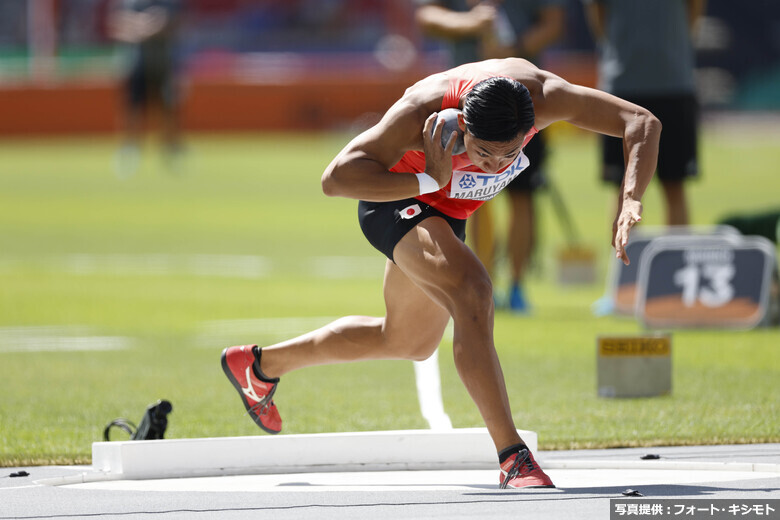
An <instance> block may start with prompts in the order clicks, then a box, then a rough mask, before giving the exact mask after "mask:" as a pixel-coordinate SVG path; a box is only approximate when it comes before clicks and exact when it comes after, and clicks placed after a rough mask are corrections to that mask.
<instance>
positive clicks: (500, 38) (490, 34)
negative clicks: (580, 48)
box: [416, 0, 565, 313]
mask: <svg viewBox="0 0 780 520" xmlns="http://www.w3.org/2000/svg"><path fill="white" fill-rule="evenodd" d="M564 1H565V0H513V1H506V2H504V1H497V2H487V1H484V2H478V1H473V0H416V3H417V5H418V9H417V12H416V18H417V23H418V25H419V26H420V27H421V29H422V30H423V32H424V33H425V34H426V35H428V36H431V37H435V38H439V39H442V40H445V41H447V42H448V44H449V46H450V55H451V58H452V61H453V63H452V65H453V66H456V65H462V64H463V63H471V62H475V61H480V60H483V59H487V58H506V57H509V56H514V57H520V58H526V59H528V60H530V61H535V60H537V58H538V57H539V55H540V54H541V52H542V51H543V50H544V49H545V48H547V47H548V46H550V45H551V44H553V43H555V42H556V41H557V40H558V39H559V38H560V37H561V35H562V33H563V28H564V21H565V13H564V8H563V4H564ZM537 65H538V63H537ZM523 152H524V153H525V155H526V156H528V159H529V160H530V163H531V166H529V167H528V169H527V170H526V171H525V172H523V174H522V175H520V176H518V177H517V178H516V179H515V180H514V181H512V182H511V183H510V184H509V186H508V188H507V193H508V194H509V200H510V220H509V230H508V237H507V250H508V254H509V258H510V261H511V282H510V287H509V296H508V301H507V302H501V301H498V302H497V303H498V304H503V303H506V304H508V306H509V308H510V309H511V310H512V311H515V312H521V313H523V312H527V311H528V310H529V305H528V302H527V300H526V297H525V293H524V291H523V285H522V282H523V278H524V276H525V273H526V270H527V268H528V265H529V263H530V260H531V256H532V253H533V250H534V245H535V242H536V219H535V210H534V198H533V193H534V192H535V191H536V190H537V189H538V188H540V187H542V186H543V185H544V183H545V178H544V171H543V170H544V159H545V155H546V153H545V139H544V133H543V132H542V133H539V134H537V136H536V137H535V138H534V139H532V140H531V142H529V143H528V145H527V146H526V147H525V148H524V150H523ZM468 236H469V240H470V242H471V244H472V245H473V247H474V250H475V252H476V253H477V256H479V258H480V260H482V263H483V264H485V267H486V268H487V270H488V272H489V273H490V274H491V276H492V274H493V267H494V263H495V260H494V255H495V249H496V247H495V239H494V233H493V218H492V204H484V205H483V206H482V207H481V208H480V209H479V210H478V211H477V212H476V213H475V214H474V215H472V217H471V219H469V233H468Z"/></svg>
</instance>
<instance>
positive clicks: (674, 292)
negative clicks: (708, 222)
mask: <svg viewBox="0 0 780 520" xmlns="http://www.w3.org/2000/svg"><path fill="white" fill-rule="evenodd" d="M775 262H776V260H775V248H774V244H772V243H771V242H770V241H768V240H766V239H764V238H761V237H743V236H665V237H659V238H656V239H654V240H652V241H651V243H650V244H649V245H648V246H647V248H646V249H645V250H644V252H643V253H642V264H641V266H640V268H639V275H638V284H637V285H638V295H637V296H638V299H637V307H636V312H637V318H638V319H640V320H641V321H642V322H643V323H644V324H645V326H647V327H650V328H662V327H667V328H669V327H672V328H673V327H708V328H751V327H755V326H757V325H759V324H761V323H762V322H763V321H764V320H766V319H767V310H768V307H769V292H770V286H771V283H772V281H771V278H772V271H773V270H774V269H775V265H776V263H775Z"/></svg>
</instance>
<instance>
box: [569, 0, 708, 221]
mask: <svg viewBox="0 0 780 520" xmlns="http://www.w3.org/2000/svg"><path fill="white" fill-rule="evenodd" d="M583 1H584V2H585V8H586V14H587V19H588V23H589V25H590V27H591V30H592V32H593V35H594V37H595V39H596V43H597V46H598V52H599V54H598V56H599V67H598V70H599V88H600V89H602V90H605V91H607V92H609V93H611V94H615V95H616V96H620V97H622V98H623V99H627V100H630V101H631V102H632V103H636V104H637V105H640V106H642V107H645V108H647V109H648V110H650V111H651V112H652V113H653V114H654V115H655V116H656V117H657V118H658V119H660V120H661V123H662V124H663V132H662V133H661V148H660V151H659V155H658V171H657V174H658V179H659V180H660V181H661V186H662V188H663V194H664V199H665V201H666V223H667V225H670V226H685V225H688V224H689V223H690V216H689V213H690V211H689V208H688V202H687V198H686V193H685V181H686V180H687V179H689V178H692V177H696V176H697V175H698V162H697V126H698V103H697V99H696V90H695V83H694V65H695V63H694V62H695V56H694V48H693V32H694V28H695V26H696V22H697V20H698V19H699V18H700V17H701V15H702V14H703V12H704V9H705V3H706V0H653V1H652V2H648V1H646V0H583ZM601 139H602V163H603V169H602V179H603V180H604V181H605V182H608V183H612V184H615V185H616V186H619V185H620V183H621V182H622V180H623V143H622V140H620V139H618V138H614V137H608V136H602V138H601Z"/></svg>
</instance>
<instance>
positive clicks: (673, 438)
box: [0, 132, 780, 466]
mask: <svg viewBox="0 0 780 520" xmlns="http://www.w3.org/2000/svg"><path fill="white" fill-rule="evenodd" d="M777 137H778V136H777V135H766V134H761V133H755V134H752V135H742V136H737V137H733V136H731V135H724V134H722V133H713V132H708V133H706V134H705V138H704V140H703V142H702V170H703V172H704V173H703V176H702V178H701V179H700V180H699V181H696V182H694V183H692V184H691V185H690V187H691V190H690V192H691V199H692V200H691V205H692V208H693V219H694V224H702V225H703V224H712V223H714V222H715V221H717V219H718V218H720V217H722V216H724V215H726V214H728V213H731V212H734V211H744V210H748V211H749V210H751V209H762V208H765V207H768V206H770V205H772V204H776V203H777V194H778V193H780V179H778V178H777V176H776V175H775V170H776V165H777V164H778V163H780V151H778V147H777V146H776V143H777ZM347 139H348V136H345V135H338V134H333V135H330V134H328V135H314V134H312V135H244V136H194V137H192V138H191V141H190V147H191V154H190V157H189V159H188V161H187V164H186V166H187V171H186V173H185V174H182V175H172V174H169V173H167V172H166V171H165V170H164V169H163V168H162V167H161V163H160V161H159V159H158V158H157V156H156V152H157V149H156V148H154V147H153V146H150V147H149V149H148V152H149V153H148V154H147V156H146V159H145V162H144V165H143V168H142V170H141V171H140V172H139V174H138V175H137V176H135V177H133V178H130V179H125V180H120V179H117V178H116V177H115V176H114V174H113V172H112V161H113V153H114V150H115V142H114V141H113V140H112V139H108V138H102V137H90V138H78V139H77V138H73V139H51V140H6V141H0V158H2V160H0V245H2V249H0V395H2V398H1V399H0V465H5V466H14V465H31V464H47V463H87V462H89V460H90V454H91V443H92V442H94V441H99V440H102V429H103V427H104V425H105V424H106V423H107V422H108V421H110V420H111V419H114V418H116V417H120V416H124V417H127V418H129V419H131V420H132V421H134V422H137V421H138V420H140V418H141V415H142V414H143V411H144V409H145V407H146V406H147V405H148V404H149V403H151V402H153V401H155V400H157V399H160V398H165V399H169V400H170V401H171V402H172V403H173V405H174V411H173V414H172V415H171V416H170V423H169V427H168V431H167V435H166V436H167V437H169V438H192V437H204V436H235V435H256V434H259V433H260V431H259V430H258V429H257V427H256V426H255V425H254V424H253V423H252V421H251V420H249V419H248V418H247V417H246V416H245V415H244V413H243V409H242V407H241V405H240V404H239V403H238V400H237V399H236V396H235V395H234V393H235V392H234V390H233V389H232V387H231V386H230V385H229V384H228V383H227V381H226V380H225V378H224V376H223V374H222V371H221V369H220V367H219V362H218V358H219V353H220V351H221V349H222V348H223V347H224V346H227V345H230V344H238V343H250V342H258V343H264V344H265V343H271V342H274V341H278V340H280V339H283V338H284V336H285V334H294V333H297V332H303V330H298V328H300V326H296V325H294V324H293V325H289V327H288V328H289V330H281V331H279V330H274V329H272V328H263V327H258V328H257V329H256V330H245V329H246V327H237V328H235V329H233V330H231V329H230V328H227V329H224V328H223V329H219V330H217V332H214V329H213V327H214V323H215V322H217V323H219V321H220V320H242V319H243V320H252V319H258V318H264V319H270V318H291V317H300V318H307V317H308V318H309V319H310V323H315V322H316V323H319V322H320V321H321V319H320V317H327V316H341V315H346V314H374V315H381V313H382V312H383V304H382V297H381V274H382V267H383V260H382V257H381V255H380V254H379V253H376V252H375V251H374V250H373V249H372V248H371V247H370V246H369V245H368V244H367V243H366V241H365V240H364V239H363V237H362V235H361V233H360V230H359V228H358V226H357V222H356V208H355V203H354V202H353V201H349V200H341V199H328V198H326V197H324V196H323V195H322V194H321V192H320V189H319V177H320V174H321V172H322V170H323V168H324V167H325V166H326V164H327V163H328V161H329V160H330V158H331V157H332V156H334V155H335V154H336V153H337V152H338V150H339V149H340V148H341V146H343V144H344V143H345V142H346V141H347ZM596 163H597V156H596V148H595V141H594V140H593V139H592V138H591V137H583V136H580V135H571V134H566V133H559V134H556V136H555V141H554V142H553V143H552V157H551V171H552V172H553V175H554V178H555V180H556V182H557V184H558V186H559V188H560V190H561V191H562V192H563V195H564V197H565V198H566V200H567V203H568V206H569V209H570V211H571V213H572V215H573V216H574V218H575V222H576V226H577V228H578V230H579V234H580V238H581V240H582V241H583V242H584V243H585V244H588V245H590V246H591V247H593V248H595V250H596V251H597V252H598V253H599V265H600V266H601V267H602V269H601V271H602V272H603V271H605V270H606V268H605V267H604V266H605V265H606V262H607V261H608V259H609V258H610V251H609V238H610V237H609V231H610V226H611V219H612V216H611V213H612V211H613V209H612V208H613V205H614V201H613V199H614V194H613V193H612V192H611V190H609V189H607V188H606V187H604V186H601V185H600V184H599V183H598V182H597V180H596V178H597V174H596V166H597V165H596ZM502 202H503V201H501V200H499V201H497V204H496V208H497V210H498V214H499V216H502V215H505V211H506V210H505V205H504V204H502ZM539 203H540V217H541V224H540V235H541V242H540V248H539V252H538V255H537V262H536V267H535V270H534V272H533V273H532V276H531V278H530V280H529V281H528V292H529V294H530V298H531V301H532V303H533V305H534V313H533V315H532V316H531V317H516V316H511V315H508V314H506V313H503V312H498V313H497V318H496V346H497V349H498V351H499V355H500V356H501V360H502V364H503V369H504V373H505V375H506V378H507V384H508V387H509V392H510V399H511V401H512V405H513V411H514V414H515V419H516V422H517V424H518V427H520V428H526V429H531V430H534V431H537V432H538V433H539V443H540V447H541V448H543V449H559V448H583V447H606V446H635V445H648V446H649V445H661V444H663V445H670V444H689V443H741V442H780V407H779V405H778V400H777V395H778V390H780V383H778V381H780V349H778V345H780V331H778V329H763V330H753V331H739V332H738V331H675V332H674V333H673V385H674V387H673V391H672V393H671V395H669V396H666V397H659V398H648V399H628V400H624V399H602V398H598V397H597V396H596V358H595V338H596V336H598V335H601V334H623V333H625V334H634V333H640V332H641V331H642V329H641V327H640V326H639V325H638V324H637V323H636V322H635V321H634V320H630V319H625V318H623V319H621V318H615V317H603V318H595V317H593V315H592V314H591V312H590V304H591V303H593V301H595V300H596V299H597V298H598V297H599V296H600V295H601V294H602V292H603V284H602V283H599V284H597V285H593V286H587V287H579V288H562V287H560V286H558V285H557V284H556V282H555V261H554V259H555V255H556V251H557V250H558V249H559V248H560V247H561V246H562V245H563V244H564V238H563V236H562V233H561V230H560V226H559V225H558V223H557V221H556V219H555V217H554V215H553V213H552V207H551V204H550V203H549V200H547V197H544V196H542V197H541V198H540V200H539ZM662 215H663V208H662V202H661V199H660V195H659V193H658V189H657V188H656V187H655V185H653V187H651V189H650V190H648V193H647V195H646V197H645V222H646V223H647V224H651V225H653V224H660V223H661V222H662V220H663V216H662ZM128 255H129V257H130V260H131V261H132V262H135V264H134V265H135V267H134V269H135V268H137V265H138V263H139V262H141V263H142V267H143V269H141V270H140V271H133V270H132V269H130V268H128V267H127V265H125V264H123V262H127V259H128ZM193 255H226V256H227V255H247V256H250V257H255V256H260V257H263V258H264V259H265V260H266V262H267V264H266V265H265V267H264V268H265V269H266V271H263V272H264V273H265V274H263V275H261V276H258V277H256V278H247V277H244V278H242V277H238V276H232V277H231V276H218V275H216V274H212V275H208V276H207V275H196V274H194V272H193V269H194V268H193V267H192V265H191V264H188V262H190V261H191V259H192V258H193ZM321 257H328V258H329V259H330V261H331V262H333V263H335V265H336V267H338V266H339V265H340V264H345V267H344V269H345V271H344V272H341V273H340V274H341V277H323V276H321V275H320V274H319V273H318V271H317V270H316V269H315V268H314V266H315V263H314V262H316V260H317V259H318V258H321ZM334 257H347V258H357V259H358V262H356V263H346V262H347V260H343V261H342V260H338V259H336V260H333V258H334ZM198 258H203V257H198ZM220 258H224V257H220ZM94 262H96V263H94ZM143 262H146V263H143ZM155 262H156V263H155ZM123 265H124V267H123ZM150 265H151V266H152V267H150ZM154 265H163V266H169V267H170V266H173V269H170V268H169V269H166V270H165V272H157V271H155V270H154V269H153V267H154ZM171 271H172V272H171ZM504 271H505V269H501V270H499V272H498V273H497V280H496V285H497V287H498V288H499V289H501V288H503V285H504V284H505V277H506V275H505V272H504ZM337 274H339V273H337ZM44 326H48V327H54V326H57V327H60V328H59V329H52V330H53V331H50V332H49V333H48V334H51V335H53V338H54V339H56V338H57V337H60V336H65V337H67V336H80V335H81V336H89V335H92V336H101V337H106V338H111V337H120V338H126V339H125V340H123V341H126V343H123V345H125V346H127V348H125V349H120V350H109V351H92V352H89V351H73V352H67V351H48V352H16V351H14V352H12V351H10V350H11V347H12V346H13V345H15V344H16V343H18V342H19V341H22V340H19V339H18V338H16V339H15V338H14V337H12V336H11V335H10V332H8V330H9V328H11V327H26V329H24V330H25V331H26V333H27V334H28V335H29V334H33V332H31V331H37V332H35V334H38V335H45V334H47V332H46V331H44V330H40V329H33V328H34V327H44ZM209 327H211V328H209ZM296 327H298V328H296ZM44 339H46V338H44ZM48 339H49V340H51V339H52V338H51V337H50V338H48ZM105 341H106V342H109V341H110V340H109V339H106V340H105ZM39 342H40V340H39ZM441 350H442V355H441V356H440V365H441V371H442V384H443V393H444V400H445V408H446V410H447V412H448V414H449V415H450V417H451V418H452V420H453V423H454V425H455V426H456V427H474V426H482V421H481V419H480V417H479V416H478V414H477V411H476V407H475V406H474V404H473V403H472V402H471V401H470V399H469V398H468V396H467V394H466V392H465V390H464V388H463V386H462V384H461V382H460V381H459V379H458V377H457V374H456V372H455V368H454V364H453V361H452V356H451V350H452V347H451V342H450V341H449V340H445V341H444V343H443V344H442V346H441ZM276 402H277V404H278V405H279V407H280V409H281V411H282V413H283V417H284V420H285V432H286V433H311V432H335V431H362V430H383V429H405V428H425V427H426V423H425V421H424V420H423V418H422V417H421V415H420V412H419V406H418V403H417V397H416V389H415V384H414V374H413V370H412V367H411V364H410V363H408V362H401V361H387V362H371V363H359V364H350V365H341V366H328V367H317V368H311V369H306V370H302V371H299V372H295V373H292V374H289V375H288V376H286V377H285V378H284V381H283V382H282V384H281V386H280V390H279V393H278V394H277V398H276Z"/></svg>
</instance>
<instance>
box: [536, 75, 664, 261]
mask: <svg viewBox="0 0 780 520" xmlns="http://www.w3.org/2000/svg"><path fill="white" fill-rule="evenodd" d="M534 105H535V110H536V116H537V117H536V120H537V128H542V127H544V126H547V125H549V124H550V123H552V122H554V121H568V122H569V123H572V124H574V125H576V126H578V127H580V128H584V129H586V130H591V131H594V132H598V133H601V134H606V135H611V136H614V137H620V138H622V139H623V154H624V157H625V164H626V171H625V176H624V180H623V185H622V186H621V190H620V196H619V200H618V212H617V216H616V218H615V222H614V224H613V229H612V241H613V242H612V243H613V245H614V246H615V252H616V256H617V257H618V258H620V259H621V260H623V262H624V263H625V264H628V263H629V258H628V255H626V251H625V246H626V244H627V243H628V235H629V232H630V230H631V227H633V225H634V224H636V223H637V222H638V221H639V220H641V215H642V202H641V200H642V196H643V195H644V193H645V190H646V189H647V185H648V184H649V183H650V179H651V178H652V177H653V173H654V172H655V168H656V162H657V160H658V142H659V140H660V137H661V122H660V121H659V120H658V119H657V118H656V117H655V116H654V115H653V114H651V113H650V111H649V110H647V109H645V108H642V107H640V106H638V105H635V104H633V103H629V102H628V101H625V100H623V99H620V98H618V97H615V96H613V95H611V94H607V93H606V92H602V91H599V90H595V89H592V88H588V87H583V86H580V85H572V84H571V83H568V82H567V81H565V80H563V79H561V78H559V77H557V76H555V75H553V74H549V73H546V74H545V73H543V74H542V86H541V96H538V99H535V100H534Z"/></svg>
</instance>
